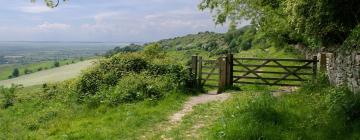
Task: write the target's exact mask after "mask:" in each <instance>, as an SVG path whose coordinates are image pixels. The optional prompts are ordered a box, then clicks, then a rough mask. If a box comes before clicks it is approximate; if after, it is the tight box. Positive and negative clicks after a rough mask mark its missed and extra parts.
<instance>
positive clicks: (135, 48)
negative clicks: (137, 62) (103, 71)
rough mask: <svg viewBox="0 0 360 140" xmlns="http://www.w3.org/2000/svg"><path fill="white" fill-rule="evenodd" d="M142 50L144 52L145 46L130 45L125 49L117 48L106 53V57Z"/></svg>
mask: <svg viewBox="0 0 360 140" xmlns="http://www.w3.org/2000/svg"><path fill="white" fill-rule="evenodd" d="M141 50H143V46H141V45H137V44H130V45H128V46H125V47H115V48H114V49H113V50H110V51H108V52H106V53H105V56H106V57H108V58H109V57H111V56H114V55H115V54H117V53H130V52H138V51H141Z"/></svg>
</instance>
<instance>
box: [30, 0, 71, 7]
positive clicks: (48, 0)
mask: <svg viewBox="0 0 360 140" xmlns="http://www.w3.org/2000/svg"><path fill="white" fill-rule="evenodd" d="M60 1H61V0H44V2H45V4H46V6H48V7H50V8H55V7H57V6H59V4H60ZM62 1H63V2H65V1H68V0H62ZM31 2H33V3H34V2H36V0H31Z"/></svg>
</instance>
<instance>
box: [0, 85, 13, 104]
mask: <svg viewBox="0 0 360 140" xmlns="http://www.w3.org/2000/svg"><path fill="white" fill-rule="evenodd" d="M16 89H17V86H14V85H12V86H11V87H10V88H4V87H0V95H3V99H2V108H5V109H6V108H9V107H11V106H13V105H14V103H15V91H16Z"/></svg>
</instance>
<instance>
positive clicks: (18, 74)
mask: <svg viewBox="0 0 360 140" xmlns="http://www.w3.org/2000/svg"><path fill="white" fill-rule="evenodd" d="M19 76H20V72H19V69H18V68H15V69H14V70H13V73H12V78H15V77H19Z"/></svg>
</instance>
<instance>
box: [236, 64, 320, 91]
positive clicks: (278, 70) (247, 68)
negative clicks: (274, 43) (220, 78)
mask: <svg viewBox="0 0 360 140" xmlns="http://www.w3.org/2000/svg"><path fill="white" fill-rule="evenodd" d="M233 69H234V70H233V75H234V76H233V83H239V84H257V85H270V86H300V85H301V83H302V82H304V81H309V80H312V79H315V78H316V74H317V57H314V58H313V60H305V59H260V58H234V60H233Z"/></svg>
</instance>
